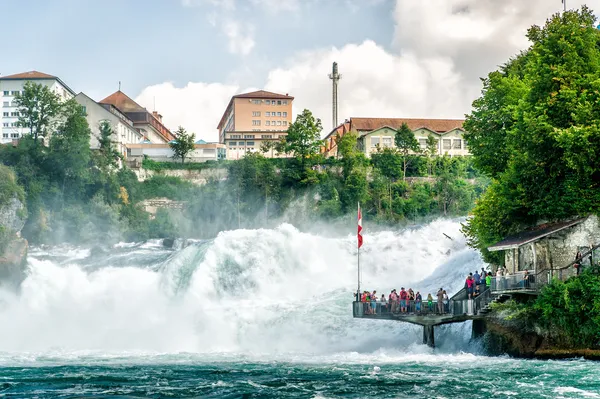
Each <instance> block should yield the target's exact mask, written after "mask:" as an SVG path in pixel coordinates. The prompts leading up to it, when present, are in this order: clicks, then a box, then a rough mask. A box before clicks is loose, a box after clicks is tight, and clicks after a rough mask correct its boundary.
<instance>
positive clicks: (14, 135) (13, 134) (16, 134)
mask: <svg viewBox="0 0 600 399" xmlns="http://www.w3.org/2000/svg"><path fill="white" fill-rule="evenodd" d="M10 137H12V138H13V139H18V138H19V133H12V134H11V135H10Z"/></svg>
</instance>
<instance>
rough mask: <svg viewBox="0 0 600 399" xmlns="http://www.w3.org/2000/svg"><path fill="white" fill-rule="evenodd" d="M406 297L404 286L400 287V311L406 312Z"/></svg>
mask: <svg viewBox="0 0 600 399" xmlns="http://www.w3.org/2000/svg"><path fill="white" fill-rule="evenodd" d="M407 298H408V293H407V292H406V291H405V290H404V287H402V289H400V311H401V312H402V313H406V300H407Z"/></svg>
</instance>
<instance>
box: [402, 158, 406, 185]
mask: <svg viewBox="0 0 600 399" xmlns="http://www.w3.org/2000/svg"><path fill="white" fill-rule="evenodd" d="M403 161H404V174H403V178H402V180H404V181H406V155H405V156H404V159H403Z"/></svg>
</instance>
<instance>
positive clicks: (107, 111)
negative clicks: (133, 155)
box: [75, 93, 144, 157]
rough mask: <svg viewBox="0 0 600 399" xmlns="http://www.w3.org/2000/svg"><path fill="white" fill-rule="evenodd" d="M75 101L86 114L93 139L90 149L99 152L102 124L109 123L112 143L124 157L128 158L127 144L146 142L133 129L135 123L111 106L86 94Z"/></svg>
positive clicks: (79, 95) (76, 97) (78, 96)
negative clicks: (99, 102) (112, 133)
mask: <svg viewBox="0 0 600 399" xmlns="http://www.w3.org/2000/svg"><path fill="white" fill-rule="evenodd" d="M75 101H77V103H79V105H81V107H82V109H83V111H84V112H85V115H86V116H85V117H86V119H87V122H88V124H89V125H90V130H91V131H92V137H91V140H90V148H91V149H92V150H97V149H98V148H100V142H99V141H98V138H99V137H100V123H102V122H104V121H107V122H109V123H110V125H111V127H112V129H113V131H114V135H113V139H112V142H113V144H114V145H115V148H116V149H117V150H118V151H119V153H120V154H121V155H123V157H127V144H136V143H140V142H142V141H143V140H144V136H143V135H142V134H141V133H140V132H139V131H138V130H137V129H136V128H134V127H133V121H131V120H130V119H129V118H127V117H126V116H125V114H123V113H122V112H121V111H119V110H118V109H117V108H115V107H114V106H112V105H110V104H98V103H97V102H96V101H94V100H92V99H91V98H90V97H88V96H87V95H85V94H84V93H79V94H77V95H76V96H75Z"/></svg>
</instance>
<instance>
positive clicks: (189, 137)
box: [169, 126, 196, 163]
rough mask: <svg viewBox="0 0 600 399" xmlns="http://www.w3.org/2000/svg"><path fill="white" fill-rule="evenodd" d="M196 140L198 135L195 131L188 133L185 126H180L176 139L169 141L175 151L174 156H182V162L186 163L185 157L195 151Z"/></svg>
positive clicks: (176, 132)
mask: <svg viewBox="0 0 600 399" xmlns="http://www.w3.org/2000/svg"><path fill="white" fill-rule="evenodd" d="M195 141H196V135H195V134H194V133H188V132H186V130H185V129H184V128H183V127H181V126H179V129H177V130H176V131H175V140H173V141H171V142H170V143H169V146H170V147H171V149H172V150H173V153H174V155H173V158H181V163H184V162H185V157H187V155H188V154H189V153H190V152H192V151H194V148H195V147H194V145H195V144H194V143H195Z"/></svg>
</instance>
